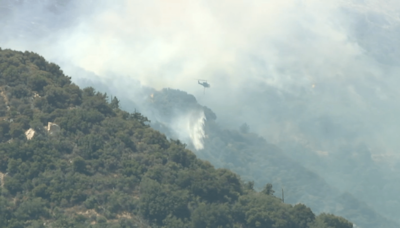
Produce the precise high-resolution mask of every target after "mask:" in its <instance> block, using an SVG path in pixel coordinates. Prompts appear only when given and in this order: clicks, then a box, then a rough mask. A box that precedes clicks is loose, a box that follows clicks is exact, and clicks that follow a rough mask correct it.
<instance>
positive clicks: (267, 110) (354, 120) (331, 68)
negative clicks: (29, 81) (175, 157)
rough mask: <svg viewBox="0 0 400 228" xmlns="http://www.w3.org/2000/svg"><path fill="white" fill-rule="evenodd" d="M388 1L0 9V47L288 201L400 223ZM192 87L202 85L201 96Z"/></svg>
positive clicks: (3, 5) (12, 5)
mask: <svg viewBox="0 0 400 228" xmlns="http://www.w3.org/2000/svg"><path fill="white" fill-rule="evenodd" d="M399 10H400V4H399V3H398V2H396V1H385V2H384V3H382V2H381V1H375V0H368V1H357V0H352V1H333V0H332V1H324V2H318V1H312V0H309V1H300V0H285V1H275V0H271V1H253V2H251V3H250V2H246V1H240V0H235V1H219V2H215V1H208V0H203V1H198V2H191V1H179V0H178V1H171V2H168V3H167V2H165V1H150V2H146V3H144V2H140V1H116V2H110V1H85V2H84V3H83V2H81V1H74V0H65V1H62V0H58V1H39V0H36V1H11V0H3V1H1V2H0V34H1V37H0V47H1V48H3V49H4V48H10V49H16V50H21V51H25V50H28V51H35V52H37V53H39V54H41V55H43V56H44V57H46V58H47V59H48V60H51V61H53V62H55V63H57V64H59V65H60V66H62V69H63V70H64V72H65V73H66V74H67V75H69V76H71V77H72V80H73V81H74V82H75V83H77V84H78V85H79V86H81V87H85V86H92V87H94V88H95V89H96V90H98V91H101V92H106V93H107V94H108V95H109V96H110V97H111V96H116V97H118V99H119V100H120V102H121V107H122V108H123V109H125V110H127V111H130V112H134V111H135V110H137V111H139V112H141V113H143V115H145V116H147V117H148V118H149V119H150V120H151V126H152V127H153V128H154V129H157V130H159V131H161V132H163V133H164V134H166V135H167V137H169V138H173V139H179V140H181V141H183V142H184V143H186V144H188V147H189V148H191V149H192V150H193V151H194V152H195V153H196V154H197V156H198V157H200V158H202V159H205V160H208V161H210V162H211V163H212V164H213V165H215V166H216V167H226V168H229V169H232V170H233V171H235V172H237V173H238V174H240V175H241V176H242V177H243V178H244V179H246V180H249V181H251V180H253V181H254V182H255V186H256V187H257V188H258V189H261V188H262V187H263V186H264V185H265V184H266V183H272V184H273V186H274V189H275V191H276V193H275V195H277V196H280V190H281V188H283V189H284V191H285V202H288V203H293V204H295V203H299V202H301V203H306V204H307V205H309V206H310V207H311V208H312V209H313V210H314V211H315V212H318V213H320V212H329V213H335V214H338V215H341V216H344V217H345V218H347V219H349V220H351V221H353V222H354V223H355V224H356V225H358V226H359V227H366V228H368V227H398V226H399V225H398V224H400V219H399V217H398V214H397V211H399V210H400V199H399V198H398V197H397V193H398V192H399V190H400V184H398V183H400V182H399V178H400V176H399V173H400V154H399V152H398V149H399V148H400V144H399V140H397V134H398V129H399V126H400V121H399V120H398V116H399V114H400V108H399V107H400V106H399V105H398V102H397V98H398V97H399V96H400V94H399V93H400V92H399V90H398V86H399V85H400V79H399V78H398V77H397V75H398V74H399V73H400V68H399V64H400V59H399V56H400V53H399V48H400V44H399V41H398V40H397V39H396V38H397V37H398V36H399V35H400V18H399V15H398V12H399ZM198 79H206V80H207V81H208V82H209V83H210V84H211V88H209V89H208V88H207V89H206V90H205V92H204V91H203V88H202V87H201V86H200V85H198V83H197V80H198Z"/></svg>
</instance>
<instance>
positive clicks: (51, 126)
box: [46, 122, 60, 135]
mask: <svg viewBox="0 0 400 228" xmlns="http://www.w3.org/2000/svg"><path fill="white" fill-rule="evenodd" d="M46 130H47V132H48V133H49V135H55V134H57V133H58V132H60V126H58V125H57V124H55V123H52V122H48V123H47V129H46Z"/></svg>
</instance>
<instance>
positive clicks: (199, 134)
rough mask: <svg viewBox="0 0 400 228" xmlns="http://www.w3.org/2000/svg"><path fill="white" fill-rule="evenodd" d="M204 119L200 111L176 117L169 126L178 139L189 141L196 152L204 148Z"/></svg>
mask: <svg viewBox="0 0 400 228" xmlns="http://www.w3.org/2000/svg"><path fill="white" fill-rule="evenodd" d="M205 120H206V117H205V115H204V112H203V111H202V110H201V111H199V110H197V111H191V112H188V113H185V114H182V115H180V116H178V117H177V118H176V119H175V120H173V121H172V124H171V125H170V126H171V128H172V129H173V131H174V132H175V133H176V134H177V136H178V137H179V138H180V139H183V140H189V141H190V142H191V143H192V144H193V147H194V148H195V149H196V150H202V149H203V148H204V144H203V143H204V142H203V139H204V137H205V132H204V122H205Z"/></svg>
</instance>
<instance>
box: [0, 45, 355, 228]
mask: <svg viewBox="0 0 400 228" xmlns="http://www.w3.org/2000/svg"><path fill="white" fill-rule="evenodd" d="M0 93H1V96H0V180H1V183H0V184H1V188H0V191H1V192H0V227H9V228H11V227H13V228H17V227H174V228H179V227H199V228H204V227H274V228H289V227H290V228H303V227H315V228H316V227H318V228H323V227H332V228H335V227H336V228H350V227H352V224H351V223H350V222H348V221H347V220H345V219H343V218H341V217H337V216H335V215H332V214H320V215H318V216H315V215H314V213H313V212H312V211H311V210H310V209H309V208H308V207H306V206H305V205H303V204H297V205H294V206H292V205H289V204H284V203H283V202H282V201H281V199H279V198H277V197H275V196H274V195H273V192H274V191H273V189H272V185H271V184H266V185H265V188H264V190H263V191H261V192H256V191H255V190H254V189H253V183H252V182H247V183H244V182H243V181H242V180H241V179H240V177H239V176H238V175H236V174H235V173H233V172H231V171H229V170H227V169H215V168H214V167H213V166H212V165H210V163H209V162H205V161H202V160H199V159H197V158H196V156H195V155H194V154H193V153H192V152H191V151H189V150H188V149H186V148H185V146H186V145H185V144H182V143H181V142H180V141H179V140H167V138H166V137H165V136H164V135H163V134H161V133H159V132H158V131H155V130H153V129H152V128H150V127H149V124H148V123H149V120H148V119H147V118H146V117H144V116H143V115H141V114H140V113H137V112H134V113H128V112H126V111H123V110H121V109H119V101H118V99H117V98H115V97H114V98H112V99H109V98H108V97H107V95H106V94H103V93H100V92H96V91H95V90H94V89H93V88H86V89H83V90H81V89H79V88H78V87H77V86H76V85H74V84H73V83H71V81H70V78H69V77H66V76H65V75H64V74H63V72H62V71H61V70H60V69H59V67H58V66H57V65H55V64H52V63H48V62H47V61H45V60H44V58H43V57H41V56H39V55H37V54H34V53H31V52H24V53H22V52H15V51H10V50H1V49H0ZM49 122H52V123H56V124H57V125H59V126H60V129H61V130H60V131H56V132H49V131H48V129H47V128H46V127H45V126H47V125H48V123H49ZM30 128H31V129H33V130H34V131H35V135H34V136H33V138H32V139H30V140H28V139H27V137H26V135H25V132H26V131H27V130H28V129H30Z"/></svg>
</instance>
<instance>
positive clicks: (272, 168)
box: [144, 89, 398, 228]
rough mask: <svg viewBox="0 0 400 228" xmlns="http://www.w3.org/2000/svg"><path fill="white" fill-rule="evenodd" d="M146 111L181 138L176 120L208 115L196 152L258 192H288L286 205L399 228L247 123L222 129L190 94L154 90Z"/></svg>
mask: <svg viewBox="0 0 400 228" xmlns="http://www.w3.org/2000/svg"><path fill="white" fill-rule="evenodd" d="M144 110H151V113H152V114H153V116H154V117H156V118H157V120H159V121H161V122H162V123H164V124H162V125H160V124H159V123H156V124H153V126H154V127H157V129H158V130H160V131H162V132H163V133H165V134H166V135H167V136H169V137H171V138H176V132H175V131H174V129H175V127H174V126H173V125H172V126H171V125H170V124H171V123H175V122H176V121H173V119H174V117H176V116H183V117H185V116H187V115H189V116H192V115H193V114H192V112H193V111H195V112H204V114H205V115H204V116H205V117H206V119H207V121H205V124H204V133H205V139H204V149H202V150H198V151H196V154H197V155H198V156H199V157H200V158H202V159H205V160H208V161H211V162H212V164H213V165H215V166H217V167H220V168H228V169H231V170H233V171H234V172H236V173H238V174H240V175H241V176H242V178H243V179H245V180H247V181H254V182H255V187H256V188H257V189H262V187H264V185H265V183H272V184H273V185H274V186H276V187H277V189H279V190H280V189H281V188H283V189H284V190H285V193H286V194H285V202H288V203H292V204H295V203H305V204H307V205H308V206H310V207H311V208H312V209H313V210H315V211H317V212H319V213H322V212H330V213H335V214H339V215H341V216H344V217H346V218H348V219H350V220H351V221H354V222H355V223H356V224H357V225H358V226H360V227H364V228H369V227H371V228H374V227H387V228H389V227H392V228H396V227H398V225H397V224H396V223H395V222H393V221H390V220H388V219H386V218H384V217H383V216H381V215H380V214H379V213H377V212H376V210H375V209H374V208H371V207H369V206H368V205H367V204H366V203H364V202H362V201H360V200H359V199H358V198H357V197H355V196H353V195H352V194H350V193H343V192H341V191H339V190H338V189H337V188H336V187H335V186H332V185H330V184H328V183H327V182H326V181H325V180H324V179H323V178H322V177H320V176H319V175H318V174H317V173H315V172H313V171H311V170H308V169H306V168H304V167H303V166H301V165H300V163H298V162H297V161H296V160H294V159H292V158H291V157H289V156H287V155H286V154H285V153H284V152H283V151H282V150H280V149H279V148H278V147H277V146H275V145H272V144H270V143H268V142H267V141H266V140H265V139H263V138H261V137H260V136H258V135H257V134H254V133H252V132H251V129H249V126H247V124H245V123H238V124H237V126H233V127H232V128H233V129H232V128H231V129H225V128H224V127H222V126H220V125H219V124H218V122H217V121H216V119H217V115H216V114H215V113H213V112H212V110H210V109H208V108H207V107H203V106H201V105H199V104H198V103H197V101H196V99H195V98H194V97H193V96H192V95H190V94H187V93H186V92H183V91H179V90H173V89H163V90H161V91H153V93H152V96H151V97H149V100H148V103H147V106H146V107H145V108H144ZM171 120H172V121H171ZM235 128H236V129H235ZM175 130H176V129H175ZM178 130H179V129H178ZM189 146H190V145H189ZM299 149H301V148H299ZM276 195H277V196H280V195H281V193H280V192H278V193H277V194H276Z"/></svg>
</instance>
